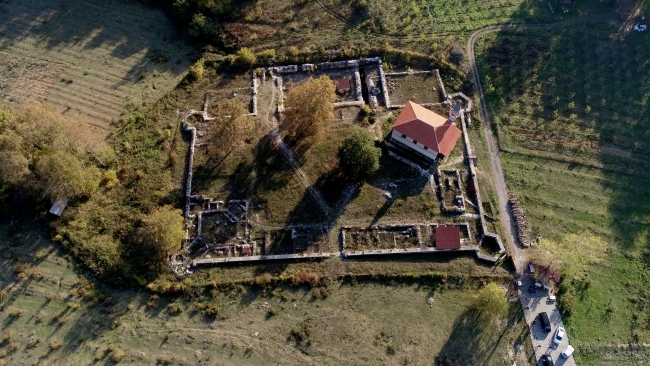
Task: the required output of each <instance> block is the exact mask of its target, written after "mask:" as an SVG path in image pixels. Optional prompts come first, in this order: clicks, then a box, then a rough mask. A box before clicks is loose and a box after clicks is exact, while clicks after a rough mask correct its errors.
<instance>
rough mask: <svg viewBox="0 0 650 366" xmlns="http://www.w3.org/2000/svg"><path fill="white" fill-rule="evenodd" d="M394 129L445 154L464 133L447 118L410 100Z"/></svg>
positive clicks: (447, 154) (394, 124) (396, 121)
mask: <svg viewBox="0 0 650 366" xmlns="http://www.w3.org/2000/svg"><path fill="white" fill-rule="evenodd" d="M393 129H394V130H395V131H398V132H400V133H402V134H404V135H406V136H408V137H410V138H412V139H413V140H415V141H417V142H419V143H421V144H423V145H424V146H426V147H428V148H429V149H432V150H433V151H436V152H438V153H439V154H442V155H443V156H449V153H451V150H453V149H454V146H455V145H456V141H458V138H459V137H460V135H462V134H463V132H462V131H461V130H459V129H458V127H456V125H454V123H453V122H450V121H449V120H448V119H447V118H445V117H442V116H440V115H438V114H436V113H434V112H433V111H430V110H428V109H426V108H424V107H423V106H421V105H419V104H417V103H413V102H411V101H410V100H409V101H408V102H407V103H406V105H405V106H404V109H402V111H401V112H400V114H399V116H397V119H396V120H395V123H393Z"/></svg>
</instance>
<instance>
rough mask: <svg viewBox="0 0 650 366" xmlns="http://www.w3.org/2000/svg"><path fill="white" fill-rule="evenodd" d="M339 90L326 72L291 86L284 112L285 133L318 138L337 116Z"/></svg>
mask: <svg viewBox="0 0 650 366" xmlns="http://www.w3.org/2000/svg"><path fill="white" fill-rule="evenodd" d="M335 101H336V93H335V92H334V84H333V83H332V80H331V79H330V78H328V77H327V76H321V77H320V78H318V79H311V80H309V81H307V82H305V83H303V84H300V85H298V86H296V87H295V88H293V89H291V90H289V92H288V93H287V98H286V99H285V101H284V107H285V111H284V114H283V116H282V130H283V132H284V135H285V136H287V137H289V138H290V139H293V140H295V141H298V140H302V139H304V138H306V137H315V138H318V137H320V136H321V135H322V133H323V131H324V129H325V126H326V125H327V123H328V122H330V121H331V120H332V119H333V117H334V102H335Z"/></svg>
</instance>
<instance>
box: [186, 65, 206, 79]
mask: <svg viewBox="0 0 650 366" xmlns="http://www.w3.org/2000/svg"><path fill="white" fill-rule="evenodd" d="M203 71H204V70H203V60H199V61H197V62H196V63H194V65H192V66H190V71H189V73H188V76H189V77H190V79H192V80H194V81H196V80H200V79H201V78H202V77H203Z"/></svg>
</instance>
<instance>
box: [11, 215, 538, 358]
mask: <svg viewBox="0 0 650 366" xmlns="http://www.w3.org/2000/svg"><path fill="white" fill-rule="evenodd" d="M1 229H2V231H1V239H0V245H1V246H2V250H3V259H2V261H1V263H0V265H1V266H2V269H3V270H2V274H1V275H0V287H1V289H2V292H1V293H2V299H1V306H2V312H0V323H1V324H2V340H1V342H2V343H0V353H1V354H2V356H0V359H1V360H4V361H6V362H7V364H19V363H24V364H32V363H45V364H53V365H59V364H60V365H63V364H89V363H101V364H104V363H106V364H113V363H115V361H116V360H120V361H121V362H120V363H125V364H172V365H187V364H197V363H200V364H204V365H212V364H215V363H218V364H227V365H231V364H232V365H235V364H269V363H280V364H288V365H294V364H295V365H298V364H300V365H304V364H313V365H316V364H318V365H329V364H368V365H370V364H387V365H393V364H394V365H403V364H412V365H420V364H430V363H431V362H432V360H435V359H436V357H439V359H440V360H448V361H449V360H451V361H454V362H457V363H455V364H474V363H475V362H478V361H480V362H481V363H483V364H487V365H493V364H494V365H497V364H499V365H500V364H503V362H504V361H508V362H509V363H512V362H514V361H516V362H517V364H534V362H531V361H530V360H531V358H530V357H531V355H532V346H531V344H530V341H529V337H528V335H527V327H526V324H525V322H524V321H522V318H521V313H520V311H521V310H520V308H519V305H518V304H517V303H512V305H511V306H510V310H509V313H508V315H507V316H505V317H504V318H503V319H502V320H501V321H498V322H493V323H492V322H491V323H487V324H485V323H481V322H479V320H478V318H477V316H476V314H475V313H473V312H472V311H471V310H470V309H469V308H468V305H469V304H470V303H471V299H472V293H473V292H474V291H475V289H476V288H477V287H478V286H479V285H480V283H479V282H478V281H476V280H473V279H472V278H468V277H466V276H465V275H463V271H462V270H460V268H459V269H458V270H452V269H451V267H448V268H449V269H450V271H449V272H446V273H449V275H450V276H456V275H461V276H462V277H464V278H465V282H464V283H463V284H462V285H459V283H458V280H457V279H458V278H459V277H449V281H448V282H447V283H446V284H441V283H440V282H439V279H438V280H436V279H435V278H436V276H432V277H430V279H427V277H422V279H420V280H415V281H410V282H408V281H407V282H402V281H399V282H395V281H391V280H388V279H387V280H360V281H333V282H331V283H329V285H328V286H327V294H325V295H323V294H322V293H321V292H314V291H311V290H309V288H305V287H304V286H299V287H292V286H277V287H273V286H271V287H268V286H263V285H262V287H259V286H251V287H249V286H247V287H244V286H238V285H235V286H231V287H229V288H227V289H222V290H219V291H216V290H213V291H207V290H206V291H205V292H203V291H198V292H193V291H188V292H187V293H186V295H185V296H183V297H158V296H154V295H151V294H149V293H147V292H145V291H136V290H127V289H122V290H114V289H111V288H106V287H103V286H101V285H100V284H96V283H94V282H92V281H88V280H87V279H86V278H85V277H84V273H83V272H80V271H78V270H77V269H76V268H77V267H76V266H75V265H74V264H72V263H70V262H69V261H68V260H67V259H66V258H65V257H64V256H63V253H61V252H60V251H59V249H58V248H57V246H56V244H53V243H51V242H50V241H48V240H47V239H46V238H45V237H43V235H42V234H41V233H40V232H38V231H34V230H33V229H34V226H33V223H30V222H24V221H20V222H19V224H18V226H17V227H14V228H8V227H7V226H3V227H2V228H1ZM455 262H456V261H454V260H452V261H447V263H446V264H442V263H439V265H441V266H449V265H450V264H453V263H455ZM427 265H429V266H430V265H431V263H429V264H427ZM295 266H296V264H295V263H294V264H289V265H288V267H284V270H291V268H292V267H295ZM299 266H304V265H299ZM442 268H443V267H439V269H442ZM259 269H260V270H262V271H264V268H263V267H260V268H259ZM274 270H282V268H280V267H279V266H274ZM465 273H466V272H465ZM485 273H489V272H488V271H487V270H486V271H485ZM258 275H260V272H258ZM240 278H242V279H245V278H246V277H240ZM231 279H232V278H231ZM452 279H453V280H452ZM497 280H498V279H497ZM504 280H507V277H504ZM498 281H499V280H498ZM315 296H316V297H315ZM319 298H320V299H319ZM428 298H433V301H432V302H431V305H429V304H428V303H427V301H426V300H427V299H428ZM197 305H198V306H197ZM468 349H469V350H471V352H468V351H467V350H468ZM442 364H444V363H442Z"/></svg>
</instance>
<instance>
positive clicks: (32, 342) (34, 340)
mask: <svg viewBox="0 0 650 366" xmlns="http://www.w3.org/2000/svg"><path fill="white" fill-rule="evenodd" d="M40 342H41V340H40V339H39V338H38V337H30V338H29V340H28V341H27V346H26V347H27V348H34V347H36V346H37V345H38V344H39V343H40Z"/></svg>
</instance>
